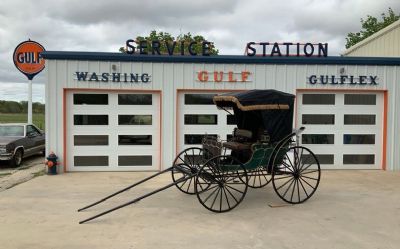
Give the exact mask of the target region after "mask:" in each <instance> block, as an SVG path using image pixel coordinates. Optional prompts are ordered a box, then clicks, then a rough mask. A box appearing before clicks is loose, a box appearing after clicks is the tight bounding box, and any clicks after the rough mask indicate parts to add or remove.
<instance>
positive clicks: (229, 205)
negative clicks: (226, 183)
mask: <svg viewBox="0 0 400 249" xmlns="http://www.w3.org/2000/svg"><path fill="white" fill-rule="evenodd" d="M222 190H224V194H225V198H226V202H227V204H228V207H229V209H230V208H231V204H230V203H229V199H228V195H227V194H226V191H225V188H223V189H222Z"/></svg>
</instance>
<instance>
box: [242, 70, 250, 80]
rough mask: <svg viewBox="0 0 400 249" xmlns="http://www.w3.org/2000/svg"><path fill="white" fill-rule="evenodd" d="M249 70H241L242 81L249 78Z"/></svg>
mask: <svg viewBox="0 0 400 249" xmlns="http://www.w3.org/2000/svg"><path fill="white" fill-rule="evenodd" d="M249 75H250V72H248V71H243V72H242V82H245V81H246V80H247V79H248V78H249Z"/></svg>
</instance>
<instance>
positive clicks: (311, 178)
mask: <svg viewBox="0 0 400 249" xmlns="http://www.w3.org/2000/svg"><path fill="white" fill-rule="evenodd" d="M301 177H302V178H303V177H304V178H307V179H310V180H314V181H318V179H316V178H313V177H308V176H305V175H301Z"/></svg>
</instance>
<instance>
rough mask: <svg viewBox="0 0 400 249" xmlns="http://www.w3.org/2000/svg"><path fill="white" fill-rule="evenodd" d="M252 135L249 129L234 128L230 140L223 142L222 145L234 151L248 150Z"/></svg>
mask: <svg viewBox="0 0 400 249" xmlns="http://www.w3.org/2000/svg"><path fill="white" fill-rule="evenodd" d="M252 137H253V133H252V132H251V131H249V130H243V129H235V130H234V134H233V139H232V141H228V142H225V143H224V144H223V146H224V147H225V148H228V149H231V150H235V151H240V150H250V149H251V145H252V143H251V142H250V140H251V138H252Z"/></svg>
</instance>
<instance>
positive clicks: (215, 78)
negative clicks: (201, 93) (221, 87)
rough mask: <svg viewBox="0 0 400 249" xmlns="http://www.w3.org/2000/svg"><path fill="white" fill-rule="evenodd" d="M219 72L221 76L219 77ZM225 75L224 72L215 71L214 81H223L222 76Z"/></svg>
mask: <svg viewBox="0 0 400 249" xmlns="http://www.w3.org/2000/svg"><path fill="white" fill-rule="evenodd" d="M218 73H219V78H218ZM223 77H224V72H216V71H215V72H214V82H221V81H222V78H223Z"/></svg>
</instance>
